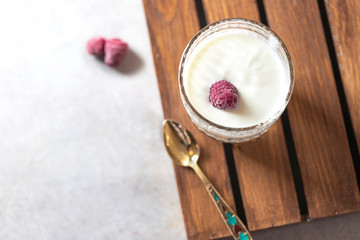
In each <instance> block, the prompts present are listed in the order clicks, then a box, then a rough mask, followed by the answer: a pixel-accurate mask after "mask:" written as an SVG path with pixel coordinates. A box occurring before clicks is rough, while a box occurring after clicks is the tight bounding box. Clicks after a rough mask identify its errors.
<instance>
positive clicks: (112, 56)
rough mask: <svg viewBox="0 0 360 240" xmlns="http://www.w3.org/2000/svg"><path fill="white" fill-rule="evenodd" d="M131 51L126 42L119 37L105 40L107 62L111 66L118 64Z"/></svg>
mask: <svg viewBox="0 0 360 240" xmlns="http://www.w3.org/2000/svg"><path fill="white" fill-rule="evenodd" d="M128 51H129V46H128V44H127V43H126V42H123V41H121V40H120V39H118V38H113V39H109V40H106V42H105V63H106V64H107V65H109V66H113V67H116V66H118V65H119V64H120V63H121V62H122V60H123V59H124V57H125V56H126V54H127V53H128Z"/></svg>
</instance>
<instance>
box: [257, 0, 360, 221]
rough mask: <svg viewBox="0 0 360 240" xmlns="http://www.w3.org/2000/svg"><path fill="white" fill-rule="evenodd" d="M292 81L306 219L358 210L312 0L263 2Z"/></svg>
mask: <svg viewBox="0 0 360 240" xmlns="http://www.w3.org/2000/svg"><path fill="white" fill-rule="evenodd" d="M264 4H265V10H266V13H267V17H268V21H269V24H270V27H271V28H272V29H273V30H274V31H275V32H277V33H278V34H279V35H280V37H281V38H282V39H283V40H284V42H285V44H286V45H287V46H288V48H289V50H290V52H291V54H292V56H293V61H294V65H295V74H296V82H295V89H294V94H293V97H292V100H291V101H290V104H289V106H288V113H289V119H290V124H291V127H292V131H293V136H294V142H295V147H296V151H297V154H298V160H299V165H300V169H301V175H302V179H303V183H304V189H305V195H306V199H307V204H308V209H309V215H310V218H317V217H326V216H331V215H336V214H341V213H347V212H352V211H356V210H359V209H360V196H359V189H358V186H357V183H356V178H355V173H354V168H353V163H352V159H351V154H350V150H349V145H348V140H347V137H346V132H345V126H344V121H343V117H342V112H341V108H340V104H339V98H338V95H337V90H336V85H335V80H334V76H333V73H332V69H331V63H330V59H329V54H328V50H327V46H326V40H325V36H324V32H323V28H322V23H321V18H320V13H319V9H318V5H317V2H316V0H308V1H302V0H283V1H274V0H265V2H264Z"/></svg>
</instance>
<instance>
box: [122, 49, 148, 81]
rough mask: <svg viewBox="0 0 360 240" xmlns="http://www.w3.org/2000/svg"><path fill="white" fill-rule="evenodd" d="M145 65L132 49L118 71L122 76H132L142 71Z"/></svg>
mask: <svg viewBox="0 0 360 240" xmlns="http://www.w3.org/2000/svg"><path fill="white" fill-rule="evenodd" d="M143 65H144V61H143V60H142V59H141V58H140V56H139V55H138V54H137V53H136V52H134V51H133V50H132V49H129V52H128V54H127V56H126V57H125V58H124V60H123V62H122V63H121V64H120V66H119V67H118V68H116V70H117V71H119V72H120V73H122V74H126V75H131V74H134V73H136V72H137V71H138V70H140V69H141V68H142V66H143Z"/></svg>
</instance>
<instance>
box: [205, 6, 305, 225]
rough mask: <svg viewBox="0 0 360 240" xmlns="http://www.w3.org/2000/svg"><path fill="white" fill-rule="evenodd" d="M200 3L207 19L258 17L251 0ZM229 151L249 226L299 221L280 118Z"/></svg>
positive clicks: (256, 19) (257, 19) (210, 20)
mask: <svg viewBox="0 0 360 240" xmlns="http://www.w3.org/2000/svg"><path fill="white" fill-rule="evenodd" d="M203 3H204V10H205V15H206V17H207V20H208V22H214V21H217V20H220V19H223V18H236V17H241V18H248V19H253V20H255V21H259V20H260V18H259V14H258V9H257V5H256V1H255V0H246V1H236V0H227V1H222V0H203ZM233 152H234V158H235V164H236V170H237V173H238V178H239V184H240V189H241V195H242V199H243V202H244V209H245V213H246V218H247V222H248V226H249V229H250V230H258V229H264V228H268V227H272V226H280V225H284V224H289V223H295V222H300V221H301V218H300V211H299V207H298V202H297V197H296V192H295V187H294V183H293V179H292V173H291V168H290V163H289V158H288V153H287V150H286V143H285V138H284V134H283V128H282V125H281V122H280V121H279V122H278V123H276V124H275V125H274V126H272V127H271V129H270V130H269V131H268V132H267V133H266V134H265V135H263V136H262V137H260V138H259V139H258V140H256V141H255V142H249V143H241V144H237V145H234V147H233Z"/></svg>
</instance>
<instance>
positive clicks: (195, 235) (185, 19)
mask: <svg viewBox="0 0 360 240" xmlns="http://www.w3.org/2000/svg"><path fill="white" fill-rule="evenodd" d="M143 2H144V8H145V12H146V18H147V23H148V29H149V33H150V39H151V45H152V50H153V56H154V62H155V67H156V72H157V78H158V84H159V89H160V94H161V100H162V106H163V110H164V116H165V118H171V119H175V120H177V121H179V122H180V123H181V124H183V125H184V126H185V127H186V128H188V129H189V130H190V131H191V132H192V133H193V134H194V136H195V138H196V139H197V140H198V142H199V144H200V147H201V157H200V160H199V161H200V162H199V165H200V166H201V168H202V169H203V171H204V172H205V173H206V174H207V176H208V178H209V179H210V181H212V183H213V184H214V186H215V187H216V188H217V189H218V190H219V191H220V192H221V194H222V195H223V197H224V198H225V199H226V200H227V201H228V202H229V204H230V206H231V207H232V208H233V209H235V207H234V206H235V204H234V200H233V199H234V198H233V194H232V189H231V184H230V179H229V174H228V168H227V163H226V160H225V155H224V149H223V146H222V144H221V143H219V142H217V141H215V140H213V139H211V138H209V137H207V136H205V135H204V134H202V133H201V132H199V131H198V130H197V129H196V128H195V126H194V125H193V124H192V123H191V121H190V119H189V117H188V116H187V114H186V112H185V109H184V107H183V106H182V103H181V99H180V95H179V90H178V80H177V72H178V64H179V61H180V57H181V54H182V52H183V50H184V48H185V46H186V44H187V42H188V41H189V40H190V39H191V37H192V36H193V35H194V34H195V33H196V32H197V31H198V30H199V23H198V19H197V16H196V11H195V5H194V1H192V0H186V1H175V0H166V1H165V0H163V1H161V0H144V1H143ZM164 161H170V159H164ZM174 169H175V174H176V178H177V184H178V189H179V195H180V201H181V206H182V210H183V215H184V220H185V227H186V231H187V235H188V238H189V239H211V238H219V237H224V236H229V232H228V230H227V229H226V227H225V225H224V223H223V222H222V220H221V217H220V215H219V214H218V212H217V210H216V208H215V206H213V203H212V200H211V199H210V197H209V196H208V193H207V192H206V190H205V188H204V186H203V184H202V183H201V182H200V179H198V177H197V176H196V175H195V173H194V172H193V171H192V170H191V169H185V168H182V167H178V166H174Z"/></svg>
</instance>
